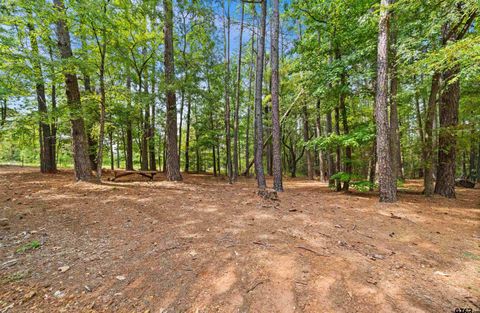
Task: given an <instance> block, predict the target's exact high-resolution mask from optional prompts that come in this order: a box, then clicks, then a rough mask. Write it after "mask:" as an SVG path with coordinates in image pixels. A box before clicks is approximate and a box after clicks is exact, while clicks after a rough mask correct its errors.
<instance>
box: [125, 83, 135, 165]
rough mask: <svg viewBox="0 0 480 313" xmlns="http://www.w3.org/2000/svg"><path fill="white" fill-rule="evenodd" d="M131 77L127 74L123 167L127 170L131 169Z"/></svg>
mask: <svg viewBox="0 0 480 313" xmlns="http://www.w3.org/2000/svg"><path fill="white" fill-rule="evenodd" d="M131 90H132V79H131V78H130V75H128V76H127V99H128V100H127V108H128V112H127V121H126V123H127V131H126V133H127V140H126V141H127V145H126V146H127V149H126V150H127V151H126V154H127V156H126V159H125V168H126V170H128V171H133V133H132V119H131V117H130V114H131V112H132V93H131Z"/></svg>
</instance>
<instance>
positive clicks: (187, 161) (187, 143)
mask: <svg viewBox="0 0 480 313" xmlns="http://www.w3.org/2000/svg"><path fill="white" fill-rule="evenodd" d="M191 102H192V98H191V96H190V95H189V96H188V100H187V130H186V134H185V137H186V138H185V172H188V171H189V170H190V156H189V152H190V109H191V105H192V103H191Z"/></svg>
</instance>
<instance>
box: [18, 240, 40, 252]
mask: <svg viewBox="0 0 480 313" xmlns="http://www.w3.org/2000/svg"><path fill="white" fill-rule="evenodd" d="M41 245H42V244H41V243H40V241H38V240H33V241H31V242H29V243H27V244H24V245H23V246H21V247H20V248H18V249H17V250H16V252H17V253H24V252H27V251H29V250H34V249H38V248H40V246H41Z"/></svg>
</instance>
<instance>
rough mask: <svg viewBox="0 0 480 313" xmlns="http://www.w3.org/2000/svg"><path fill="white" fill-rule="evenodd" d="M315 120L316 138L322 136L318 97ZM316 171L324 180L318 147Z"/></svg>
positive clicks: (321, 155)
mask: <svg viewBox="0 0 480 313" xmlns="http://www.w3.org/2000/svg"><path fill="white" fill-rule="evenodd" d="M316 115H317V116H316V120H315V130H316V134H315V135H316V136H317V138H319V137H321V136H322V122H321V120H322V114H321V109H320V99H317V114H316ZM318 171H319V175H320V181H322V182H323V181H325V176H326V175H325V169H324V163H323V151H322V149H318Z"/></svg>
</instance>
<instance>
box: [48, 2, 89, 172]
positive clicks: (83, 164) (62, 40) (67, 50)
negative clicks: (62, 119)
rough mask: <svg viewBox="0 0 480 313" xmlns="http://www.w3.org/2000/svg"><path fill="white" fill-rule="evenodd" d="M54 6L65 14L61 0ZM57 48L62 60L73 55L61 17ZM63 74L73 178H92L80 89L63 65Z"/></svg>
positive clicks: (68, 35)
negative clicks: (69, 129) (70, 129)
mask: <svg viewBox="0 0 480 313" xmlns="http://www.w3.org/2000/svg"><path fill="white" fill-rule="evenodd" d="M53 3H54V5H55V8H56V9H57V10H58V11H60V16H64V15H65V6H64V4H63V0H54V1H53ZM56 28H57V39H58V48H59V50H60V56H61V58H62V59H63V60H65V61H66V60H69V59H71V58H72V57H73V53H72V48H71V46H70V34H69V32H68V28H67V23H66V21H65V20H63V19H62V18H60V19H58V20H57V22H56ZM63 73H64V76H65V91H66V96H67V105H68V108H69V111H70V122H71V125H72V141H73V142H72V147H73V163H74V169H75V178H76V179H77V180H82V181H88V180H92V173H91V167H90V160H89V158H88V142H87V138H86V135H85V123H84V121H83V118H82V112H81V111H82V105H81V102H80V90H79V88H78V80H77V76H76V75H75V73H72V72H71V71H70V69H69V68H68V67H66V66H64V67H63Z"/></svg>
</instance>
